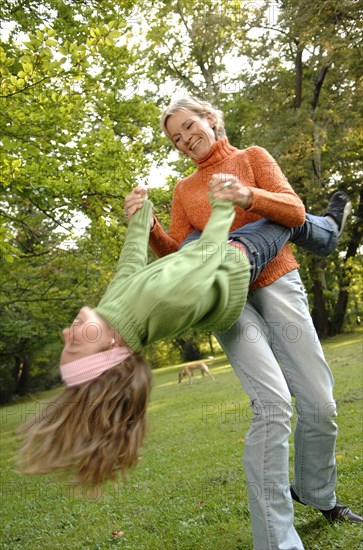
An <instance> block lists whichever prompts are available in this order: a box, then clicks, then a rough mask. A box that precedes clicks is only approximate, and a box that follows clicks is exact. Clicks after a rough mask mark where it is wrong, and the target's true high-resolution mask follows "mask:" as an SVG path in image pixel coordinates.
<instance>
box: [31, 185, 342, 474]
mask: <svg viewBox="0 0 363 550" xmlns="http://www.w3.org/2000/svg"><path fill="white" fill-rule="evenodd" d="M141 195H142V196H143V203H142V204H140V205H139V208H138V209H136V212H135V213H134V215H133V216H132V218H131V220H130V223H129V227H128V229H127V232H126V238H125V243H124V246H123V249H122V252H121V256H120V260H119V263H118V267H117V272H116V275H115V276H114V279H113V281H112V282H111V283H110V285H109V286H108V288H107V290H106V293H105V295H104V296H103V298H102V299H101V301H100V303H99V304H98V306H97V307H96V308H95V309H93V310H92V309H90V308H88V307H83V308H82V309H81V310H80V312H79V314H78V315H77V317H76V319H75V320H74V321H73V323H72V325H71V326H70V327H69V328H67V329H65V330H64V331H63V338H64V342H65V344H64V348H63V351H62V354H61V358H60V372H61V377H62V379H63V381H64V383H65V385H66V389H65V390H64V391H63V392H62V393H61V394H60V395H59V396H58V397H57V398H56V399H55V401H54V402H53V403H51V404H49V405H47V406H46V407H45V408H44V409H43V411H42V413H41V415H40V418H37V417H35V418H34V419H32V420H31V421H30V422H29V423H28V424H26V425H25V426H23V427H22V428H21V432H22V433H23V438H24V441H23V447H22V453H21V462H22V464H23V466H24V468H25V471H26V472H27V473H44V472H50V471H54V470H57V469H62V470H68V469H69V470H70V469H75V470H76V471H77V473H78V477H79V479H80V480H81V481H82V482H90V481H92V482H95V483H100V482H103V481H104V480H106V479H108V478H113V477H114V475H115V473H116V472H117V471H121V473H122V474H125V472H126V471H127V470H128V469H129V468H131V467H132V466H134V465H135V464H136V463H137V461H138V458H139V449H140V446H141V444H142V440H143V437H144V433H145V416H146V406H147V401H148V396H149V393H150V384H151V371H150V369H149V367H148V365H147V363H146V361H145V360H144V359H143V358H142V356H141V355H139V352H140V350H141V349H142V348H143V347H144V346H145V345H147V344H149V343H152V342H155V341H157V340H160V339H163V338H165V337H170V336H174V335H176V334H179V333H181V332H183V331H185V330H186V329H188V328H190V327H195V328H197V329H199V330H214V331H215V330H218V331H223V330H226V329H227V328H229V327H230V326H231V325H232V324H233V323H234V321H235V320H236V319H237V318H238V316H239V315H240V312H241V310H242V309H243V306H244V303H245V300H246V296H247V293H248V289H249V285H250V284H251V282H253V281H254V280H255V279H256V278H257V277H258V275H259V274H260V273H261V271H262V270H263V268H264V267H265V265H266V264H267V263H268V262H269V261H270V260H271V259H272V258H273V257H275V256H276V254H277V253H278V251H279V250H280V249H281V247H282V246H284V244H285V243H286V242H287V240H289V239H290V240H294V241H295V242H296V244H300V245H302V246H304V247H305V248H307V249H308V250H311V251H314V252H315V253H318V254H320V255H327V254H328V253H330V252H331V251H332V250H333V248H334V247H335V245H336V242H337V235H338V230H339V225H340V222H341V220H342V218H341V214H342V211H343V207H342V208H341V209H340V210H341V211H340V212H338V210H337V207H336V204H335V203H334V200H332V201H331V203H330V207H329V208H328V212H327V215H326V217H315V216H310V215H308V216H307V221H306V223H305V224H304V225H303V226H300V227H297V228H287V227H283V226H279V225H277V224H274V223H273V222H269V221H267V220H259V221H258V222H255V223H253V224H249V225H247V226H246V227H244V228H243V230H241V231H240V232H238V231H237V232H234V235H233V238H232V239H230V240H229V241H228V242H227V239H228V232H229V229H230V226H231V224H232V222H233V219H234V215H235V210H234V205H233V203H232V202H230V201H227V200H224V197H226V196H228V187H226V186H225V184H223V185H220V186H217V187H216V188H214V190H213V194H212V195H211V202H212V214H211V217H210V220H209V222H208V223H207V225H206V227H205V229H204V231H203V233H202V235H201V237H200V238H199V239H198V240H196V241H193V242H191V243H188V244H187V245H186V246H185V247H184V248H182V249H181V250H180V251H179V252H176V253H174V254H171V255H169V256H167V257H165V258H163V259H160V260H158V261H155V262H153V263H151V264H149V265H146V264H147V246H148V239H149V232H150V219H151V217H152V204H151V202H150V201H149V200H147V197H146V192H144V191H143V192H142V193H141V194H140V196H141ZM339 216H340V217H339ZM331 217H333V218H335V219H336V221H337V223H335V222H334V221H333V220H332V219H331ZM339 220H340V221H339Z"/></svg>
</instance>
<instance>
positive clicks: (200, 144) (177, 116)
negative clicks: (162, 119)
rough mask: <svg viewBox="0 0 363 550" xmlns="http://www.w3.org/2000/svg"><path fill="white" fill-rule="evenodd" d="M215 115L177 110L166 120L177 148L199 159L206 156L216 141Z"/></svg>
mask: <svg viewBox="0 0 363 550" xmlns="http://www.w3.org/2000/svg"><path fill="white" fill-rule="evenodd" d="M215 122H216V121H215V116H214V115H213V114H212V113H206V115H205V116H204V117H200V116H198V115H196V114H195V113H193V112H192V111H177V112H176V113H174V114H173V115H171V116H170V117H169V118H168V120H167V121H166V129H167V131H168V133H169V135H170V137H171V139H172V141H173V143H174V145H175V147H176V148H177V149H179V151H181V152H182V153H184V154H185V155H188V157H190V158H191V159H192V160H195V161H198V160H202V159H203V158H204V157H206V156H207V155H208V153H209V151H210V148H211V147H212V145H213V143H215V142H216V136H215V134H214V130H213V127H214V125H215Z"/></svg>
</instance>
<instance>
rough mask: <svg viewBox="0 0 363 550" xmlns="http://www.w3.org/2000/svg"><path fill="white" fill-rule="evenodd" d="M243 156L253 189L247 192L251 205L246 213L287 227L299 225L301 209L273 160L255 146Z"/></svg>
mask: <svg viewBox="0 0 363 550" xmlns="http://www.w3.org/2000/svg"><path fill="white" fill-rule="evenodd" d="M245 154H246V155H247V159H248V162H249V165H250V167H251V169H252V171H253V174H254V178H255V183H256V185H257V187H252V188H251V190H252V204H251V206H250V207H249V208H248V209H247V210H248V211H249V212H254V213H256V214H258V215H260V216H262V217H264V218H267V219H269V220H271V221H274V222H277V223H279V224H281V225H285V226H287V227H296V226H298V225H302V224H303V223H304V222H305V207H304V205H303V203H302V201H301V200H300V198H299V197H298V195H297V194H296V193H295V191H294V190H293V189H292V187H291V185H290V184H289V182H288V181H287V179H286V177H285V176H284V174H283V172H282V170H281V168H280V167H279V165H278V164H277V162H276V161H275V159H274V158H273V157H272V156H271V155H270V154H269V153H268V152H267V151H266V149H263V148H262V147H257V146H253V147H249V148H248V149H246V151H245ZM241 176H242V177H243V174H241ZM242 182H243V180H242Z"/></svg>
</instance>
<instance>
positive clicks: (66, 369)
mask: <svg viewBox="0 0 363 550" xmlns="http://www.w3.org/2000/svg"><path fill="white" fill-rule="evenodd" d="M132 354H133V350H132V349H130V348H127V347H117V348H112V349H109V350H107V351H101V352H99V353H94V354H93V355H87V356H86V357H82V359H77V361H72V362H71V363H66V364H65V365H61V366H60V367H59V368H60V373H61V377H62V380H63V382H64V383H65V385H66V386H68V387H71V386H78V385H79V384H83V383H84V382H88V381H89V380H94V379H95V378H97V377H98V376H100V375H101V374H102V373H103V372H105V371H106V370H108V369H111V368H112V367H116V365H119V364H120V363H122V361H125V359H127V358H128V357H130V355H132Z"/></svg>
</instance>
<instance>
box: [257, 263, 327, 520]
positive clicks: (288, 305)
mask: <svg viewBox="0 0 363 550" xmlns="http://www.w3.org/2000/svg"><path fill="white" fill-rule="evenodd" d="M250 294H251V296H250V301H251V302H252V303H253V305H254V307H255V309H256V310H257V311H258V312H259V314H260V315H261V317H263V319H264V322H265V323H266V325H267V326H269V327H270V342H271V348H272V350H273V352H274V354H275V356H276V358H277V360H278V362H279V364H280V366H281V369H282V371H283V373H284V377H285V379H286V382H287V384H288V386H289V389H290V392H291V394H292V395H294V396H295V398H296V411H297V423H296V428H295V471H294V480H293V483H292V485H293V488H294V490H295V492H296V493H297V495H298V496H299V497H300V499H301V501H302V502H304V503H306V504H310V505H312V506H314V507H315V508H318V509H320V510H329V509H331V508H332V507H333V506H334V505H335V503H336V496H335V483H336V462H335V443H336V437H337V425H336V423H335V417H336V405H335V401H334V397H333V377H332V374H331V371H330V369H329V366H328V365H327V362H326V360H325V357H324V353H323V350H322V347H321V345H320V342H319V339H318V337H317V335H316V332H315V329H314V326H313V322H312V319H311V317H310V313H309V308H308V302H307V298H306V294H305V291H304V288H303V285H302V283H301V280H300V276H299V274H298V271H297V270H294V271H292V272H290V273H287V274H286V275H284V276H283V277H281V278H280V279H278V280H277V281H276V282H275V283H273V284H272V285H269V286H267V287H264V288H261V289H258V290H257V291H254V292H252V293H250Z"/></svg>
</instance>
